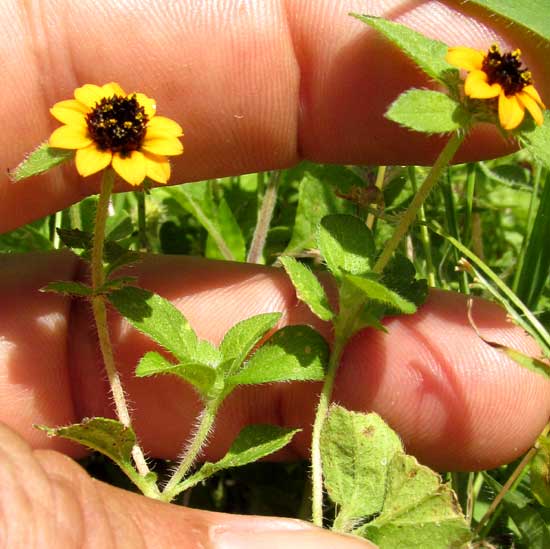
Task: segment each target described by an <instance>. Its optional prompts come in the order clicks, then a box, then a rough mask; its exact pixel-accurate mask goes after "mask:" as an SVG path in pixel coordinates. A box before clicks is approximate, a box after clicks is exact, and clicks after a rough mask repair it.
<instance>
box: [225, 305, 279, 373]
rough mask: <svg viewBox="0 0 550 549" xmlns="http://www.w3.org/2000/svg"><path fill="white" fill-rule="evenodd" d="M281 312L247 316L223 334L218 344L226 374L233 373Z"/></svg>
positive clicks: (275, 322)
mask: <svg viewBox="0 0 550 549" xmlns="http://www.w3.org/2000/svg"><path fill="white" fill-rule="evenodd" d="M281 316H282V315H281V313H264V314H259V315H255V316H253V317H251V318H247V319H246V320H243V321H241V322H238V323H237V324H235V325H234V326H233V327H232V328H231V329H230V330H229V331H228V332H227V333H226V334H225V336H224V338H223V340H222V342H221V344H220V352H221V354H222V357H223V361H224V365H223V368H224V370H225V372H226V373H227V374H228V375H231V374H233V373H235V372H236V371H237V370H238V368H239V367H240V366H241V364H242V363H243V362H244V360H245V359H246V357H247V356H248V355H249V353H250V351H252V349H253V347H254V345H256V344H257V343H258V341H260V339H261V338H262V337H263V336H264V335H265V334H266V333H267V332H268V331H269V330H271V329H272V328H273V327H274V326H275V324H277V322H279V319H280V318H281Z"/></svg>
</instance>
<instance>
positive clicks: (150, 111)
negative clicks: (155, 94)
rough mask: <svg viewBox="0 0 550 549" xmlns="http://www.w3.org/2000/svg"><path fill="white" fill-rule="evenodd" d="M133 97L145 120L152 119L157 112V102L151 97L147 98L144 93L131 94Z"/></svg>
mask: <svg viewBox="0 0 550 549" xmlns="http://www.w3.org/2000/svg"><path fill="white" fill-rule="evenodd" d="M129 95H130V96H132V95H135V96H136V99H137V102H138V103H139V104H140V105H141V106H142V107H143V110H144V111H145V114H146V115H147V118H153V116H155V113H156V112H157V102H156V101H155V100H154V99H153V98H152V97H147V96H146V95H145V94H144V93H131V94H129Z"/></svg>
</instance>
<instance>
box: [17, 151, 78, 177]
mask: <svg viewBox="0 0 550 549" xmlns="http://www.w3.org/2000/svg"><path fill="white" fill-rule="evenodd" d="M73 157H74V151H73V150H71V149H56V148H54V147H50V146H49V145H48V144H47V143H42V145H40V146H39V147H38V148H37V149H35V150H34V151H33V152H32V153H30V154H29V155H28V156H27V157H26V158H25V160H23V162H21V164H19V166H17V167H16V168H15V169H14V170H12V171H10V177H11V179H12V180H13V181H21V180H22V179H26V178H27V177H32V176H33V175H39V174H41V173H44V172H46V171H48V170H49V169H51V168H54V167H55V166H59V164H62V163H63V162H67V160H71V159H72V158H73Z"/></svg>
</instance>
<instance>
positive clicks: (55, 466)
mask: <svg viewBox="0 0 550 549" xmlns="http://www.w3.org/2000/svg"><path fill="white" fill-rule="evenodd" d="M0 457H1V458H2V459H0V482H1V484H2V490H1V491H0V517H2V519H3V520H2V540H3V542H4V546H5V547H13V548H18V547H27V548H33V547H36V548H38V547H66V548H67V549H71V548H73V547H75V548H76V547H149V546H154V547H157V548H159V549H163V548H169V547H175V546H176V545H177V546H178V547H186V548H188V549H193V548H196V547H212V549H216V548H219V549H222V548H223V549H231V548H235V549H237V548H238V549H248V548H253V547H254V548H255V547H265V548H266V549H269V548H273V549H275V548H279V547H285V546H289V547H304V548H310V547H311V548H314V547H315V548H325V547H326V548H327V549H329V548H330V549H334V548H338V549H340V548H341V549H348V548H349V549H352V548H358V549H359V548H361V547H374V546H373V545H371V544H370V543H367V542H364V541H361V540H359V539H357V538H351V537H349V536H340V535H335V534H332V533H329V532H327V531H326V530H325V531H324V530H321V529H319V528H315V527H313V526H312V525H310V524H308V523H305V522H301V521H298V520H292V519H282V518H269V517H253V516H238V515H225V514H222V513H211V512H208V511H198V510H195V509H187V508H183V507H177V506H174V505H167V504H164V503H160V502H158V501H154V500H151V499H147V498H145V497H143V496H138V495H136V494H132V493H131V492H127V491H124V490H120V489H118V488H113V487H111V486H109V485H107V484H103V483H102V482H98V481H95V480H92V479H91V478H90V477H89V476H88V475H87V474H86V472H85V471H84V470H83V469H82V468H81V467H79V466H78V465H77V464H76V463H74V462H73V461H72V460H71V459H69V458H67V457H66V456H64V455H62V454H59V453H57V452H52V451H44V450H39V451H32V450H31V448H30V447H29V446H28V444H27V443H26V442H25V441H23V440H22V439H21V438H19V437H18V436H17V435H16V434H15V433H13V431H10V430H9V429H8V428H6V427H5V426H3V425H1V424H0Z"/></svg>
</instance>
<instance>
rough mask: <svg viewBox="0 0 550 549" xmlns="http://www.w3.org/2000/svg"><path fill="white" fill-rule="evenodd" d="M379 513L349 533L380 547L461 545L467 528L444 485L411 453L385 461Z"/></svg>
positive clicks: (466, 537) (410, 548)
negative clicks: (382, 494)
mask: <svg viewBox="0 0 550 549" xmlns="http://www.w3.org/2000/svg"><path fill="white" fill-rule="evenodd" d="M387 475H388V478H387V482H386V488H385V493H384V504H383V506H382V509H381V511H380V514H379V515H378V516H377V517H376V518H375V519H374V520H372V521H371V522H369V523H367V524H366V525H364V526H361V527H359V528H358V529H356V530H355V531H354V532H353V533H354V534H357V535H359V536H362V537H365V538H367V539H369V540H371V541H372V542H374V543H376V544H377V545H378V547H379V548H380V549H395V548H397V547H406V548H407V549H440V548H441V547H461V546H462V545H463V544H465V543H466V542H468V541H469V540H470V537H471V534H470V529H469V527H468V524H467V522H466V520H465V519H464V516H463V515H462V512H461V510H460V506H459V504H458V502H457V500H456V496H455V495H454V492H453V491H452V490H451V489H450V488H449V486H448V485H447V484H441V479H440V478H439V476H438V475H437V474H436V473H434V472H433V471H431V470H430V469H428V467H425V466H423V465H420V464H419V463H418V462H417V461H416V459H415V458H414V457H412V456H407V455H405V454H402V453H396V454H395V455H394V457H393V458H392V460H391V462H390V463H389V467H388V472H387Z"/></svg>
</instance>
